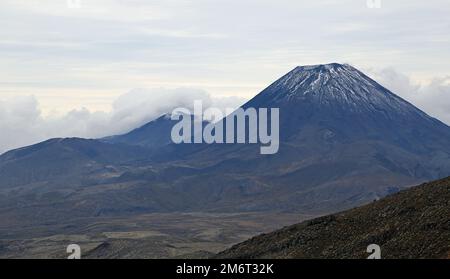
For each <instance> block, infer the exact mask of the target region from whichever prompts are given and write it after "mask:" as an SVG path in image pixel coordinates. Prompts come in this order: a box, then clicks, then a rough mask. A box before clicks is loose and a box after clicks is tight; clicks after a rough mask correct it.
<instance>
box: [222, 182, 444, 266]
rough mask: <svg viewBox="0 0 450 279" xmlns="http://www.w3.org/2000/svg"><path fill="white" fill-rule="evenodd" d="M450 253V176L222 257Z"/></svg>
mask: <svg viewBox="0 0 450 279" xmlns="http://www.w3.org/2000/svg"><path fill="white" fill-rule="evenodd" d="M370 244H377V245H379V246H380V247H381V256H382V258H450V177H448V178H445V179H442V180H438V181H434V182H430V183H425V184H422V185H420V186H417V187H414V188H412V189H409V190H405V191H402V192H399V193H396V194H393V195H391V196H388V197H386V198H384V199H381V200H379V201H375V202H373V203H371V204H369V205H366V206H362V207H359V208H355V209H352V210H348V211H345V212H341V213H337V214H333V215H328V216H324V217H320V218H317V219H313V220H309V221H305V222H303V223H300V224H297V225H293V226H289V227H286V228H283V229H281V230H278V231H275V232H272V233H269V234H263V235H260V236H256V237H254V238H252V239H250V240H248V241H245V242H243V243H240V244H237V245H235V246H233V247H232V248H230V249H228V250H226V251H223V252H221V253H220V254H218V255H217V257H218V258H240V259H242V258H251V259H254V258H283V259H287V258H366V257H367V256H368V255H369V254H368V253H367V252H366V248H367V246H368V245H370Z"/></svg>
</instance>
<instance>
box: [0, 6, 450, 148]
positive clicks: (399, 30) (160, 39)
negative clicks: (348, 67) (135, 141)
mask: <svg viewBox="0 0 450 279" xmlns="http://www.w3.org/2000/svg"><path fill="white" fill-rule="evenodd" d="M77 2H80V4H81V5H79V6H78V5H77ZM369 2H376V0H373V1H370V0H369ZM68 3H72V4H70V5H68ZM375 6H376V5H375ZM371 7H372V8H371ZM449 15H450V1H449V0H430V1H423V0H389V1H387V0H381V7H379V8H377V7H374V5H368V1H366V0H336V1H332V0H314V1H313V0H310V1H299V0H290V1H288V0H276V1H275V0H272V1H266V0H224V1H219V0H192V1H190V0H164V1H163V0H159V1H152V0H127V1H125V0H81V1H77V0H71V1H70V0H69V1H67V0H1V2H0V26H1V27H0V117H1V118H0V128H1V129H4V130H3V131H5V130H6V131H9V138H13V139H12V140H5V139H0V152H1V151H3V150H5V149H9V148H13V147H17V145H24V144H30V143H33V142H36V141H38V140H41V139H43V138H45V137H50V136H68V135H77V136H98V135H99V130H98V127H99V126H98V125H100V127H103V128H102V129H101V131H102V132H103V133H111V132H117V131H118V130H117V128H114V129H112V128H110V129H107V128H106V127H107V126H108V124H110V122H109V121H111V119H114V117H118V116H117V115H116V113H117V112H118V111H121V113H123V110H122V108H123V104H121V102H125V103H127V104H128V103H130V102H131V103H133V101H136V100H138V101H139V102H140V104H142V98H144V99H146V100H147V101H149V102H144V103H146V104H148V107H145V108H142V106H140V104H139V103H136V104H134V105H128V108H130V107H133V108H134V107H140V108H141V109H143V110H145V111H148V113H147V115H145V113H144V112H143V113H142V115H141V116H139V117H134V118H132V119H134V120H133V121H128V122H127V121H125V122H123V123H122V124H123V126H120V127H121V128H120V129H119V130H121V131H123V130H126V129H130V128H132V126H133V125H138V124H142V122H143V121H145V120H147V119H148V118H150V117H153V116H154V115H156V114H157V113H159V112H160V111H162V110H163V109H166V108H167V107H168V106H169V105H170V104H168V103H167V102H169V101H170V102H175V103H177V102H178V103H179V100H182V101H183V102H187V101H186V100H187V98H188V97H186V98H182V97H180V98H178V97H177V98H175V96H181V95H183V94H186V96H187V95H189V93H192V92H197V93H196V94H201V95H202V98H206V99H208V100H209V101H210V102H211V103H214V104H218V103H220V105H224V104H227V105H230V106H235V105H238V104H239V103H240V102H243V101H244V100H245V99H248V98H250V97H252V96H254V95H255V94H257V93H258V92H259V91H261V90H262V89H263V88H264V87H266V86H267V85H269V84H270V83H271V82H273V81H274V80H276V79H277V78H278V77H280V76H281V75H283V74H284V73H286V72H288V71H289V70H291V69H292V68H294V67H295V66H297V65H305V64H322V63H330V62H339V63H350V64H352V65H353V66H355V67H357V68H359V69H361V70H363V71H365V72H366V73H368V74H369V75H371V76H373V77H375V78H376V79H377V80H378V81H380V82H381V83H382V84H383V85H385V86H387V87H388V88H389V89H391V90H392V91H394V92H395V93H397V94H399V95H401V96H403V97H404V98H406V99H408V100H409V101H411V102H413V103H414V104H416V105H417V106H419V107H420V108H422V109H424V110H425V111H426V112H428V113H429V114H431V115H433V116H436V117H439V118H440V119H441V120H443V121H445V122H446V123H450V91H449V88H450V64H449V61H450V31H449V30H450V16H449ZM137 88H141V89H140V90H136V89H137ZM176 88H185V90H186V93H183V89H177V90H174V89H176ZM186 88H189V89H186ZM130 92H131V93H130ZM133 92H134V93H136V92H139V93H137V94H140V95H139V96H140V97H139V98H135V97H134V96H133V94H134V93H133ZM143 92H145V93H143ZM124 94H125V95H124ZM165 95H167V96H172V97H168V98H165V97H164V96H165ZM194 95H195V94H194ZM120 96H121V97H120ZM154 96H157V97H154ZM183 96H184V95H183ZM230 97H231V98H230ZM155 98H156V99H155ZM166 99H167V100H166ZM124 100H127V101H124ZM154 100H158V101H157V102H155V101H154ZM131 111H132V110H131ZM138 114H139V113H138ZM74 115H76V117H75V116H74ZM80 115H82V116H83V117H81V116H80ZM69 119H72V120H71V121H76V123H77V125H72V127H73V129H72V130H71V131H70V132H62V131H61V129H60V127H61V126H58V125H63V127H67V126H68V125H67V124H68V123H72V122H70V121H69ZM74 119H75V120H74ZM80 119H82V120H80ZM80 121H84V122H80ZM102 121H103V122H102ZM55 123H59V124H58V125H56V124H55ZM92 123H96V124H95V125H94V124H92ZM77 127H78V128H77ZM93 127H97V129H95V128H93ZM17 137H19V138H21V140H20V143H19V142H18V141H17V140H14V139H15V138H17ZM3 138H4V137H3Z"/></svg>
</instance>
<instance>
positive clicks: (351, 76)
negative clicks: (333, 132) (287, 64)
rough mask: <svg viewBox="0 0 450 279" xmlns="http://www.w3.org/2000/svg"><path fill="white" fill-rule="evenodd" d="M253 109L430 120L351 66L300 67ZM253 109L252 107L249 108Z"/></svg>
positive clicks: (273, 86) (263, 94)
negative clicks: (297, 108) (286, 107)
mask: <svg viewBox="0 0 450 279" xmlns="http://www.w3.org/2000/svg"><path fill="white" fill-rule="evenodd" d="M250 103H251V105H252V106H258V107H261V106H270V107H273V106H277V105H280V104H282V103H283V104H285V103H290V104H293V103H296V104H297V105H298V104H299V103H301V104H302V105H303V104H307V105H308V106H313V107H315V108H316V109H317V110H319V109H320V110H326V111H328V112H329V111H330V110H331V111H332V110H335V109H338V110H340V111H341V110H342V111H343V112H344V113H364V114H366V113H368V112H370V113H377V114H382V115H384V117H387V118H392V117H396V116H397V115H400V114H401V115H409V116H410V117H420V118H425V119H427V118H429V117H428V116H427V115H426V114H425V113H423V112H422V111H420V110H419V109H417V108H416V107H414V106H413V105H411V104H410V103H408V102H407V101H405V100H403V99H402V98H400V97H398V96H397V95H395V94H394V93H392V92H391V91H389V90H388V89H386V88H384V87H383V86H381V85H380V84H378V83H377V82H376V81H374V80H373V79H371V78H369V77H368V76H366V75H365V74H364V73H362V72H361V71H359V70H357V69H356V68H354V67H353V66H350V65H348V64H338V63H331V64H324V65H307V66H298V67H296V68H295V69H293V70H292V71H290V72H289V73H287V74H286V75H284V76H283V77H281V78H280V79H278V80H277V81H275V82H274V83H273V84H271V85H270V86H269V87H268V88H266V89H265V90H264V91H262V92H261V93H260V94H259V95H258V96H257V97H255V98H254V99H253V100H252V101H251V102H250ZM247 106H250V104H247Z"/></svg>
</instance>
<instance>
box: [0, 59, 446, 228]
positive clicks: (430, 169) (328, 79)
mask: <svg viewBox="0 0 450 279" xmlns="http://www.w3.org/2000/svg"><path fill="white" fill-rule="evenodd" d="M243 107H244V108H248V107H255V108H263V107H268V108H271V107H277V108H279V109H280V140H281V142H280V148H279V152H278V153H276V154H273V155H261V154H260V145H259V144H256V145H255V144H213V145H206V144H181V145H175V144H170V130H171V127H172V126H173V124H174V121H172V120H170V119H169V118H167V117H161V118H159V119H157V120H155V121H153V122H150V123H149V124H147V125H145V126H143V127H141V128H139V129H137V130H134V131H132V132H130V133H128V134H126V135H122V136H114V137H109V138H106V139H101V140H82V139H76V140H74V139H65V140H60V139H58V140H50V141H47V142H44V143H41V144H38V145H34V146H31V147H25V148H22V149H19V150H14V151H11V152H8V153H6V154H4V155H2V156H1V157H0V214H3V216H11V214H12V215H14V216H16V215H17V216H22V217H23V218H25V219H27V218H30V217H29V216H33V217H32V220H33V222H38V221H39V219H40V218H43V216H45V218H47V219H48V218H53V217H54V218H55V219H61V218H62V219H64V218H66V215H65V214H66V213H67V212H72V213H71V216H88V217H89V216H100V215H101V216H104V215H107V216H109V215H113V216H115V215H122V214H135V213H142V212H171V211H219V212H239V211H301V212H305V213H312V214H316V213H325V212H334V211H337V210H341V209H346V208H350V207H354V206H356V205H360V204H363V203H367V202H370V201H372V200H374V199H377V198H379V197H381V196H384V195H386V194H389V193H392V192H395V191H398V190H399V189H401V188H402V187H406V186H410V185H414V184H415V183H419V182H422V181H426V180H431V179H435V178H440V177H445V176H448V175H450V128H449V127H448V126H447V125H445V124H443V123H441V122H439V121H438V120H436V119H434V118H431V117H429V116H428V115H426V114H425V113H423V112H422V111H420V110H419V109H417V108H415V107H414V106H413V105H411V104H409V103H408V102H406V101H404V100H402V99H401V98H399V97H397V96H396V95H394V94H393V93H391V92H390V91H388V90H387V89H385V88H383V87H382V86H380V85H379V84H377V83H376V82H375V81H373V80H372V79H370V78H368V77H367V76H365V75H364V74H363V73H361V72H360V71H358V70H356V69H355V68H353V67H351V66H349V65H340V64H328V65H318V66H304V67H297V68H295V69H294V70H293V71H291V72H289V73H288V74H287V75H285V76H284V77H282V78H281V79H279V80H277V81H276V82H274V83H273V84H272V85H270V86H269V87H268V88H267V89H265V90H264V91H262V92H261V93H260V94H258V95H257V96H256V97H255V98H253V99H252V100H250V101H249V102H248V103H246V104H245V105H244V106H243ZM2 212H3V213H2ZM12 218H14V217H12Z"/></svg>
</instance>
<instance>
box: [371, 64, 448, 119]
mask: <svg viewBox="0 0 450 279" xmlns="http://www.w3.org/2000/svg"><path fill="white" fill-rule="evenodd" d="M369 71H370V73H371V75H372V76H373V77H374V79H375V80H376V81H378V82H379V83H380V84H381V85H383V86H384V87H386V88H388V89H389V90H391V91H392V92H394V93H395V94H397V95H399V96H400V97H402V98H404V99H405V100H407V101H409V102H411V103H412V104H414V105H415V106H417V107H418V108H420V109H421V110H423V111H425V112H426V113H428V114H429V115H431V116H433V117H435V118H438V119H439V120H441V121H442V122H444V123H446V124H447V125H450V76H447V77H440V78H434V79H432V80H431V81H430V82H429V83H427V84H419V83H415V82H414V81H413V80H412V79H411V78H410V77H408V76H407V75H405V74H402V73H399V72H398V71H396V70H395V69H393V68H385V69H382V70H369Z"/></svg>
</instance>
